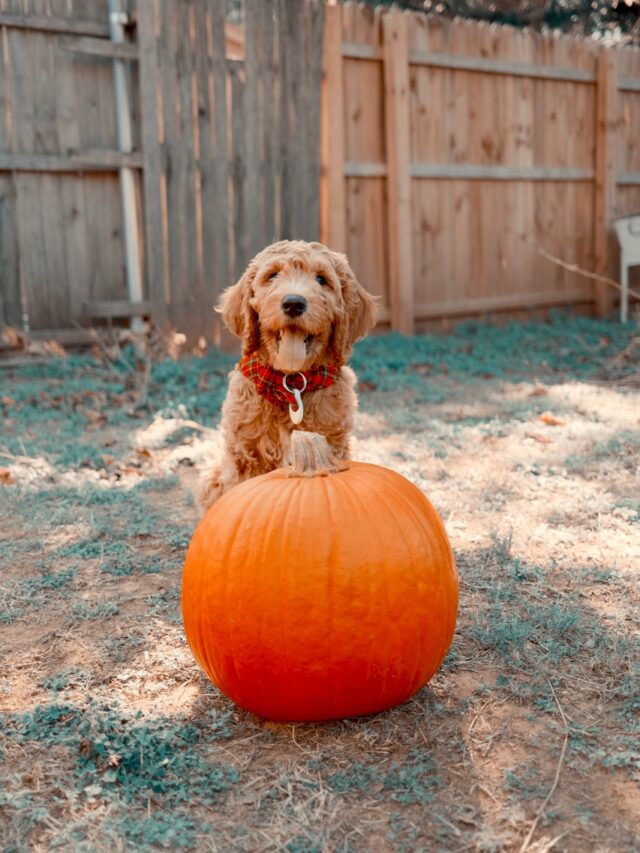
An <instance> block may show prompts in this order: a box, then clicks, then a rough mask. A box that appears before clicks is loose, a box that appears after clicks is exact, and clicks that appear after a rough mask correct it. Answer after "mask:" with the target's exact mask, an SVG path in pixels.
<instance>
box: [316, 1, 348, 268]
mask: <svg viewBox="0 0 640 853" xmlns="http://www.w3.org/2000/svg"><path fill="white" fill-rule="evenodd" d="M342 9H343V7H342V6H328V7H327V10H326V19H325V30H324V51H323V64H324V84H323V91H322V98H323V103H322V116H323V120H322V166H323V171H324V181H323V185H322V187H321V193H322V195H321V227H320V233H321V239H322V240H323V241H324V242H325V243H327V244H328V245H329V246H331V248H332V249H335V250H336V251H338V252H344V251H345V250H346V246H347V223H346V181H345V174H344V162H345V159H346V157H345V130H344V124H345V118H346V116H345V108H344V74H343V62H342V48H341V46H342Z"/></svg>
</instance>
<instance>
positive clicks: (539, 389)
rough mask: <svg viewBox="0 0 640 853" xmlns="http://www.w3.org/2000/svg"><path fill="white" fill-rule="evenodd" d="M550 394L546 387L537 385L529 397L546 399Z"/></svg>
mask: <svg viewBox="0 0 640 853" xmlns="http://www.w3.org/2000/svg"><path fill="white" fill-rule="evenodd" d="M548 393H549V391H548V389H547V388H545V387H544V385H536V387H535V388H533V389H532V390H531V391H530V392H529V396H530V397H546V395H547V394H548Z"/></svg>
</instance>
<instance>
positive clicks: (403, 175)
mask: <svg viewBox="0 0 640 853" xmlns="http://www.w3.org/2000/svg"><path fill="white" fill-rule="evenodd" d="M407 20H408V16H407V15H405V14H404V13H402V12H400V11H394V12H393V13H391V14H389V15H387V16H386V17H385V18H384V20H383V26H382V32H383V55H384V67H385V80H384V90H385V116H386V128H387V135H386V149H387V194H388V198H389V210H388V214H387V215H388V222H389V285H390V288H391V305H390V307H391V319H392V323H393V326H394V328H396V329H398V331H400V332H403V333H404V334H412V333H413V322H414V317H413V314H414V301H415V299H414V289H413V268H412V257H413V252H412V250H411V249H412V247H411V175H410V170H409V163H410V159H411V153H410V148H411V140H410V135H409V134H410V131H409V63H408V58H409V39H408V27H407Z"/></svg>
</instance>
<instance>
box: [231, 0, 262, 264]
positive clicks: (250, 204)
mask: <svg viewBox="0 0 640 853" xmlns="http://www.w3.org/2000/svg"><path fill="white" fill-rule="evenodd" d="M263 6H264V0H245V4H244V21H245V24H244V33H245V48H244V56H245V59H244V68H245V87H244V99H243V109H244V121H243V126H244V127H243V129H244V157H245V182H244V186H243V190H244V192H245V193H246V199H245V200H244V202H243V207H244V209H245V211H246V229H247V234H246V245H245V251H246V253H247V257H246V258H245V259H244V262H245V263H246V262H247V261H248V260H249V259H250V258H251V257H253V255H255V254H256V252H258V251H259V250H260V249H261V248H262V245H261V244H262V227H261V220H262V215H261V206H262V204H263V203H264V198H263V196H262V192H261V190H262V188H261V180H260V177H261V174H260V173H261V159H262V145H261V143H262V137H263V133H264V114H263V112H262V105H261V100H262V98H261V95H262V91H261V90H262V66H263V35H264V34H263V28H262V18H263V14H262V12H263ZM234 109H235V106H234ZM234 146H235V143H234Z"/></svg>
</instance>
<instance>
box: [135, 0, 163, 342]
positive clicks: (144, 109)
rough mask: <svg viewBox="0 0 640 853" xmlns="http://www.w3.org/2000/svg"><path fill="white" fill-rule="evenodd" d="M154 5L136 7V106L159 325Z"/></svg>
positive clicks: (160, 190)
mask: <svg viewBox="0 0 640 853" xmlns="http://www.w3.org/2000/svg"><path fill="white" fill-rule="evenodd" d="M155 8H156V7H155V4H154V3H142V4H140V7H139V9H138V38H139V42H140V106H141V118H142V134H141V135H142V144H143V147H144V169H145V180H144V211H145V216H144V224H145V249H146V264H147V280H148V293H149V298H150V301H151V303H152V317H153V320H154V322H155V323H156V324H157V325H158V326H159V327H161V328H164V327H165V326H166V323H167V302H168V292H167V291H168V269H167V265H166V262H165V251H164V250H163V249H162V248H161V247H163V246H164V238H165V229H164V224H163V220H164V216H163V210H164V207H165V203H166V199H165V193H164V184H163V170H162V160H161V152H160V144H161V139H163V137H161V135H160V132H161V129H162V124H161V118H160V111H161V109H162V92H161V89H160V87H159V85H158V84H159V80H158V76H159V68H158V52H157V44H156V32H157V29H156V28H157V27H158V26H159V22H157V21H156V17H155Z"/></svg>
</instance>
